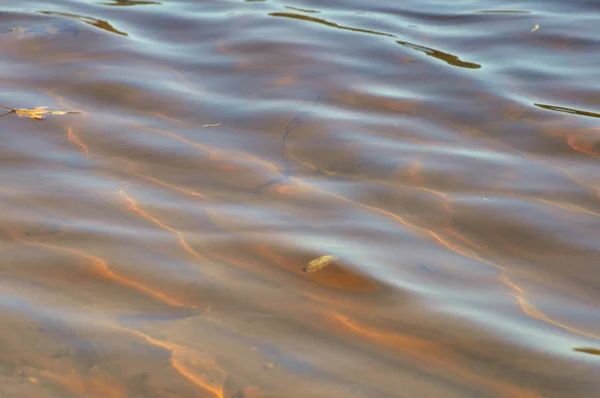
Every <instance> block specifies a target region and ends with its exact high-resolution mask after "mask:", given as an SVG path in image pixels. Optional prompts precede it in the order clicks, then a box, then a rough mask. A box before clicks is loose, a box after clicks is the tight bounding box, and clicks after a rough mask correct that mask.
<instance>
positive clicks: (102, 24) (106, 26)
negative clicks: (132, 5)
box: [40, 11, 129, 36]
mask: <svg viewBox="0 0 600 398" xmlns="http://www.w3.org/2000/svg"><path fill="white" fill-rule="evenodd" d="M40 14H44V15H52V16H57V17H65V18H71V19H75V20H77V21H81V22H84V23H86V24H88V25H90V26H94V27H96V28H100V29H102V30H106V31H107V32H111V33H116V34H118V35H121V36H129V35H128V34H127V33H125V32H121V31H120V30H118V29H116V28H115V27H114V26H112V25H111V24H110V23H108V22H106V21H103V20H101V19H96V18H92V17H86V16H83V15H77V14H70V13H67V12H58V11H40Z"/></svg>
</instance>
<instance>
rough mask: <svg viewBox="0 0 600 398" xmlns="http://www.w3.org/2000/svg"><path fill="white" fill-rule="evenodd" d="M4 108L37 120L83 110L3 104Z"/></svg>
mask: <svg viewBox="0 0 600 398" xmlns="http://www.w3.org/2000/svg"><path fill="white" fill-rule="evenodd" d="M0 106H1V107H2V108H5V109H8V110H10V112H9V113H14V114H15V115H17V116H26V117H29V118H32V119H36V120H42V119H43V118H44V116H46V115H67V114H79V113H81V112H71V111H51V110H48V109H46V108H47V107H45V106H40V107H37V108H33V109H13V108H10V107H8V106H4V105H1V104H0Z"/></svg>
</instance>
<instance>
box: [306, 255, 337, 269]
mask: <svg viewBox="0 0 600 398" xmlns="http://www.w3.org/2000/svg"><path fill="white" fill-rule="evenodd" d="M337 259H338V258H337V257H336V256H332V255H328V256H322V257H319V258H315V259H314V260H312V261H311V262H309V263H308V265H307V266H306V267H304V268H303V271H304V272H307V273H312V272H316V271H318V270H320V269H323V268H325V267H327V266H328V265H331V264H333V263H335V262H336V261H337Z"/></svg>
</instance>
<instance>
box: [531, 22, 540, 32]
mask: <svg viewBox="0 0 600 398" xmlns="http://www.w3.org/2000/svg"><path fill="white" fill-rule="evenodd" d="M539 28H540V25H538V24H535V26H534V27H533V29H531V31H532V32H535V31H536V30H538V29H539Z"/></svg>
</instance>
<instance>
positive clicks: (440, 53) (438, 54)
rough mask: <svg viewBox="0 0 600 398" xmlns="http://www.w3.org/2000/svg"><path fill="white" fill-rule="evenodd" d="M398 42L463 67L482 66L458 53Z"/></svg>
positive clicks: (473, 67) (478, 67)
mask: <svg viewBox="0 0 600 398" xmlns="http://www.w3.org/2000/svg"><path fill="white" fill-rule="evenodd" d="M396 43H398V44H401V45H403V46H406V47H409V48H412V49H414V50H417V51H421V52H422V53H424V54H425V55H428V56H430V57H433V58H437V59H440V60H442V61H444V62H446V63H447V64H448V65H453V66H459V67H461V68H468V69H480V68H481V65H479V64H476V63H474V62H466V61H462V60H461V59H460V58H458V57H457V56H456V55H453V54H449V53H445V52H443V51H439V50H435V49H433V48H429V47H425V46H420V45H418V44H413V43H409V42H407V41H401V40H397V41H396Z"/></svg>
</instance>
